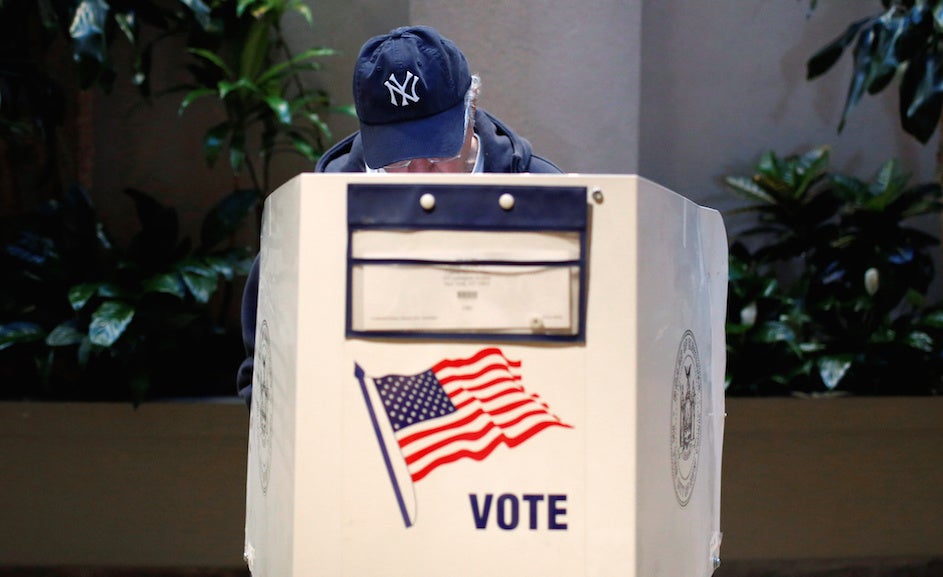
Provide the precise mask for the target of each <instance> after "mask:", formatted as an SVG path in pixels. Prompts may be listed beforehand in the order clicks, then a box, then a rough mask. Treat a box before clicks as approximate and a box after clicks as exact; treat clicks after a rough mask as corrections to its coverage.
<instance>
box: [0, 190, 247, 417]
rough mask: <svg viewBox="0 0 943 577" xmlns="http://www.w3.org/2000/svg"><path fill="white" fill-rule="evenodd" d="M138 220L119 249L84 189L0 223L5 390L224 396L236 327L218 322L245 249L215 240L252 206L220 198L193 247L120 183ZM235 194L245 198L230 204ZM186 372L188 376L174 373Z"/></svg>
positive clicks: (74, 395) (103, 396)
mask: <svg viewBox="0 0 943 577" xmlns="http://www.w3.org/2000/svg"><path fill="white" fill-rule="evenodd" d="M126 193H127V194H128V196H129V197H130V198H131V199H132V201H133V203H134V206H135V207H136V212H137V216H138V220H139V222H140V224H141V228H140V230H139V231H138V233H137V234H136V235H135V236H134V237H133V238H132V240H131V242H130V243H129V245H128V247H127V248H126V249H123V250H122V249H120V248H118V247H117V246H116V245H115V243H113V242H112V241H111V239H110V237H109V235H108V234H107V233H106V231H105V227H104V225H103V224H102V223H101V222H100V221H99V220H98V219H97V217H96V215H95V209H94V207H93V206H92V204H91V201H90V200H89V198H88V196H87V195H86V194H85V192H84V191H83V190H81V189H80V188H79V187H77V186H76V187H72V188H71V189H70V190H69V191H67V193H66V194H65V195H64V197H63V199H62V200H61V201H55V202H50V203H48V204H47V205H46V206H44V207H43V209H42V210H40V211H37V212H36V213H34V214H31V215H29V217H28V218H25V219H24V218H23V217H22V216H18V217H17V218H16V219H15V220H12V221H9V220H8V221H6V222H4V227H3V232H4V233H5V234H4V239H3V240H4V243H3V246H4V249H5V250H4V252H3V254H2V255H0V266H2V267H3V269H4V270H6V271H9V272H8V274H7V276H6V279H5V282H4V283H3V286H2V288H0V312H2V314H3V316H4V318H12V319H16V320H14V321H12V322H8V323H5V324H3V325H0V361H2V362H0V371H2V372H0V375H2V377H0V382H2V383H3V385H2V387H3V391H2V394H0V396H2V397H3V398H23V397H27V398H29V397H32V398H37V397H39V398H47V399H65V400H73V399H82V400H121V399H131V400H133V401H135V402H140V401H142V400H144V399H146V398H148V397H149V396H150V397H153V396H155V395H158V396H163V397H168V396H191V392H189V391H188V390H187V387H188V386H192V383H193V379H195V380H197V381H198V382H202V384H203V386H202V387H201V389H200V391H201V392H202V394H215V395H225V394H229V393H231V378H226V377H231V374H232V367H233V366H235V365H236V364H238V362H239V360H240V357H239V351H240V349H241V347H240V341H239V339H238V332H236V331H234V330H227V324H228V322H227V316H226V314H225V309H226V306H227V303H228V301H229V300H230V298H231V294H230V293H231V290H232V285H231V283H232V281H233V280H234V279H235V278H237V277H238V276H239V275H244V274H245V273H246V272H247V271H248V266H249V264H250V262H251V255H250V254H249V253H248V251H247V250H245V249H244V248H219V247H220V245H221V244H224V241H225V238H226V237H227V236H228V235H229V234H230V233H231V232H232V231H234V230H235V229H236V228H237V227H238V226H239V225H240V224H241V221H242V220H243V215H245V213H246V211H247V207H248V206H251V205H252V204H254V202H255V199H254V195H253V194H252V193H251V192H249V193H248V194H247V193H245V192H244V193H243V194H242V195H241V198H240V197H239V196H235V197H234V196H230V197H227V198H226V199H225V200H224V201H223V202H222V203H221V204H220V205H218V206H216V207H215V208H214V209H213V210H211V211H210V212H209V213H208V214H207V216H206V217H205V219H204V222H203V234H202V235H201V236H202V241H201V243H200V244H199V245H198V246H197V247H196V248H195V249H192V248H191V246H190V241H189V240H188V239H180V238H179V237H178V235H179V230H178V222H177V216H176V211H174V210H173V209H171V208H167V207H164V206H162V205H161V204H160V203H158V202H157V201H155V200H154V199H153V198H151V197H150V196H149V195H147V194H145V193H142V192H140V191H136V190H128V191H126ZM234 202H241V203H242V205H243V206H231V204H232V203H234ZM183 374H186V375H187V379H186V380H181V375H183Z"/></svg>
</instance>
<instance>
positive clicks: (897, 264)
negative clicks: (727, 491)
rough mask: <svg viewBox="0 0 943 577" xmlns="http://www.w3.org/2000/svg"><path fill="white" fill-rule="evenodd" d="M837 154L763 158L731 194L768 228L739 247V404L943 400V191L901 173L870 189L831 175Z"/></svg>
mask: <svg viewBox="0 0 943 577" xmlns="http://www.w3.org/2000/svg"><path fill="white" fill-rule="evenodd" d="M829 156H830V154H829V149H828V148H825V147H821V148H816V149H813V150H810V151H808V152H806V153H804V154H801V155H796V156H791V157H787V158H779V157H777V156H776V155H775V154H773V153H767V154H765V155H763V156H762V158H761V159H760V161H759V163H758V164H757V166H756V167H755V173H754V174H753V175H752V176H751V177H742V176H735V177H728V178H727V179H726V180H727V184H728V185H729V187H730V188H731V189H732V190H733V191H734V192H735V193H737V194H739V195H740V196H742V197H744V198H746V199H747V200H749V201H750V203H751V204H748V205H747V206H745V207H743V208H742V209H738V211H736V213H738V214H739V213H751V214H753V215H755V217H756V221H755V222H753V223H751V224H749V225H748V226H747V227H746V228H744V229H743V230H742V231H740V232H739V233H737V234H736V235H735V236H734V237H733V238H732V244H731V249H730V290H729V300H728V323H727V334H728V367H729V371H728V393H729V394H740V395H770V394H773V395H777V394H778V395H781V394H791V393H795V392H801V393H829V392H844V393H853V394H873V395H880V394H935V393H939V392H943V380H941V379H943V372H941V369H943V331H941V328H943V314H941V309H940V307H939V305H935V304H933V303H929V302H927V293H928V291H929V287H930V283H931V281H932V279H933V274H934V269H933V261H932V258H931V257H930V254H929V249H930V248H932V247H933V246H935V245H936V244H938V241H937V239H936V237H934V236H932V235H930V234H928V233H925V232H923V231H921V230H920V229H918V228H916V227H914V226H911V224H912V219H914V218H916V217H919V216H921V215H926V214H930V213H935V212H939V211H940V209H941V204H940V198H941V192H940V187H939V185H938V184H935V183H933V184H921V185H916V186H909V185H908V182H909V177H908V176H907V175H905V174H903V173H902V172H901V169H900V167H899V165H898V163H897V162H896V161H888V162H887V163H885V164H884V165H883V166H882V167H881V169H880V170H879V171H878V173H877V175H876V176H875V177H874V179H873V180H872V181H870V182H864V181H861V180H858V179H857V178H855V177H852V176H848V175H843V174H837V173H832V172H829V170H828V164H829Z"/></svg>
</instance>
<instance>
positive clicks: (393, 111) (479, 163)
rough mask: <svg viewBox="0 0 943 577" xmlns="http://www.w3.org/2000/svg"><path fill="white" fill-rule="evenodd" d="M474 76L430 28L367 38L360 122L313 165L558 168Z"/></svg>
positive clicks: (247, 316) (250, 328) (358, 87)
mask: <svg viewBox="0 0 943 577" xmlns="http://www.w3.org/2000/svg"><path fill="white" fill-rule="evenodd" d="M479 89H480V81H479V79H478V77H477V76H473V75H472V74H471V73H470V72H469V68H468V62H467V61H466V60H465V55H464V54H462V52H461V51H460V50H459V49H458V48H457V47H456V46H455V44H453V43H452V42H451V41H450V40H448V39H447V38H444V37H443V36H441V35H440V34H439V33H438V32H437V31H436V30H434V29H432V28H429V27H425V26H412V27H403V28H397V29H395V30H393V31H391V32H390V33H389V34H384V35H382V36H376V37H374V38H371V39H370V40H368V41H367V42H366V43H365V44H364V45H363V48H361V50H360V54H359V56H358V57H357V62H356V64H355V66H354V79H353V93H354V105H355V107H356V109H357V117H358V118H359V121H360V130H359V131H358V132H356V133H354V134H352V135H350V136H348V137H347V138H345V139H344V140H342V141H341V142H339V143H337V144H336V145H335V146H333V147H332V148H331V149H330V150H328V151H327V152H326V153H325V154H324V156H323V157H321V160H320V161H319V162H318V164H317V167H316V168H315V171H316V172H390V173H392V172H538V173H559V172H561V171H560V169H559V168H557V167H556V166H555V165H554V164H553V163H552V162H550V161H548V160H546V159H544V158H541V157H540V156H537V155H535V154H533V152H532V151H531V146H530V143H529V142H528V141H527V140H525V139H524V138H522V137H520V136H518V135H517V134H515V133H514V132H513V131H511V129H509V128H508V127H507V126H506V125H505V124H503V123H502V122H501V121H500V120H498V119H497V118H495V117H494V116H492V115H490V114H489V113H487V112H486V111H484V110H482V109H480V108H479V107H478V92H479ZM258 274H259V259H258V258H256V261H255V263H254V265H253V267H252V271H251V272H250V274H249V278H248V279H247V280H246V287H245V292H244V294H243V301H242V336H243V341H244V342H245V345H246V353H247V358H246V359H245V360H244V361H243V363H242V365H241V366H240V367H239V372H238V375H237V378H236V381H237V387H238V391H239V395H240V396H241V397H243V398H244V399H245V400H246V403H247V404H248V403H249V402H250V401H251V394H252V362H253V356H254V353H255V323H256V305H257V299H258V281H259V278H258Z"/></svg>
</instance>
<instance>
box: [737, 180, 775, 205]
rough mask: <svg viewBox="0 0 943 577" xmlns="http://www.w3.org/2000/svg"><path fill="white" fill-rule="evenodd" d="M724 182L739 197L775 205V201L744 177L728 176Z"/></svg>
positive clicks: (753, 182) (752, 181)
mask: <svg viewBox="0 0 943 577" xmlns="http://www.w3.org/2000/svg"><path fill="white" fill-rule="evenodd" d="M724 180H725V181H726V183H727V186H729V187H730V188H731V189H732V190H733V191H734V192H736V193H737V194H739V195H740V196H743V197H745V198H747V199H749V200H755V201H758V202H762V203H765V204H776V199H775V198H773V197H772V196H770V195H769V194H768V193H767V192H766V191H765V190H763V188H762V187H760V186H759V185H758V184H757V183H756V182H755V181H754V180H753V179H751V178H747V177H745V176H728V177H726V178H725V179H724Z"/></svg>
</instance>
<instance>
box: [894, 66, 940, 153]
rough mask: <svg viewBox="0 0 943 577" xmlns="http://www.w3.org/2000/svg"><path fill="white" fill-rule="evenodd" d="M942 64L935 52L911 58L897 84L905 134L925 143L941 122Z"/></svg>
mask: <svg viewBox="0 0 943 577" xmlns="http://www.w3.org/2000/svg"><path fill="white" fill-rule="evenodd" d="M941 106H943V63H941V60H940V58H939V55H938V54H937V53H936V52H930V53H924V54H922V55H921V56H919V57H916V58H914V59H913V60H912V61H911V62H910V65H909V66H908V67H907V71H906V72H905V73H904V78H903V79H902V80H901V86H900V120H901V125H902V126H903V128H904V130H906V131H907V133H908V134H911V135H912V136H913V137H914V138H916V139H917V140H919V141H920V142H922V143H924V144H926V143H927V142H928V141H929V140H930V137H931V136H933V133H934V131H935V130H936V127H937V125H938V124H939V122H940V109H941Z"/></svg>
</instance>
